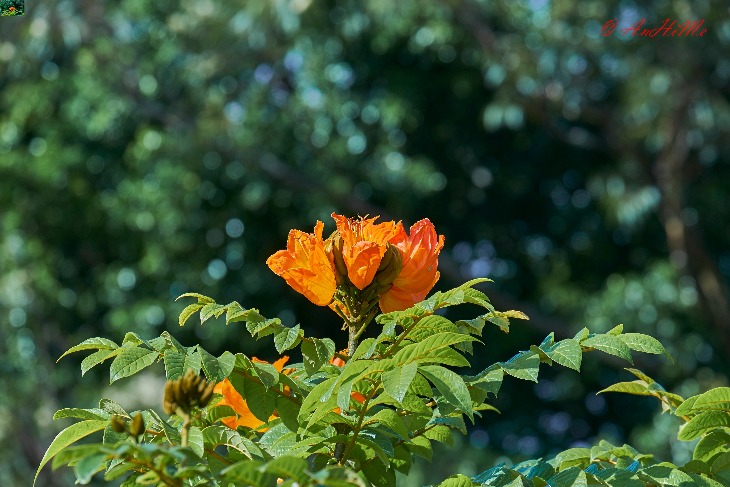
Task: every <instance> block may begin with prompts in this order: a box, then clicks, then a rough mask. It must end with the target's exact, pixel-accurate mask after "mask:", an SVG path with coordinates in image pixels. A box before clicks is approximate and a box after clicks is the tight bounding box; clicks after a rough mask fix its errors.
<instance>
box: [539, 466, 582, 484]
mask: <svg viewBox="0 0 730 487" xmlns="http://www.w3.org/2000/svg"><path fill="white" fill-rule="evenodd" d="M548 485H550V486H551V487H586V486H587V485H588V479H587V478H586V473H585V472H584V471H583V470H581V469H580V468H578V467H570V468H568V469H566V470H562V471H561V472H559V473H558V474H556V475H554V476H552V477H550V478H549V479H548Z"/></svg>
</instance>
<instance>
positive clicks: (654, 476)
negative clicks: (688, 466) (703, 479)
mask: <svg viewBox="0 0 730 487" xmlns="http://www.w3.org/2000/svg"><path fill="white" fill-rule="evenodd" d="M637 474H638V476H639V479H641V480H644V481H646V480H650V481H652V482H654V483H657V484H659V485H662V486H665V485H666V486H669V485H672V486H677V487H679V486H682V487H684V486H685V485H693V482H692V477H690V476H689V475H688V474H686V473H684V472H682V471H681V470H679V469H677V468H676V467H675V466H674V465H672V464H670V463H660V464H657V465H652V466H650V467H646V468H643V469H641V470H639V471H638V472H637ZM685 482H688V483H685Z"/></svg>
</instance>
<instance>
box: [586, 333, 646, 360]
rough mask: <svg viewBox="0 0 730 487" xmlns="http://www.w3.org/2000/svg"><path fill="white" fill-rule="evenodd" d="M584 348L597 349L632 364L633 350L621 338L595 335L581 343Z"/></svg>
mask: <svg viewBox="0 0 730 487" xmlns="http://www.w3.org/2000/svg"><path fill="white" fill-rule="evenodd" d="M580 344H581V345H582V346H584V347H588V348H595V349H596V350H600V351H602V352H604V353H607V354H609V355H615V356H617V357H621V358H622V359H625V360H627V361H629V362H631V363H633V360H632V359H631V349H629V346H628V345H626V344H625V343H624V342H623V341H622V340H621V339H620V338H618V337H615V336H613V335H595V336H593V337H590V338H587V339H585V340H583V341H582V342H580Z"/></svg>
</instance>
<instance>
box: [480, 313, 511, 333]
mask: <svg viewBox="0 0 730 487" xmlns="http://www.w3.org/2000/svg"><path fill="white" fill-rule="evenodd" d="M484 318H485V319H486V320H487V321H489V322H490V323H493V324H495V325H497V326H498V327H499V329H500V330H502V331H503V332H505V333H509V319H507V317H506V316H504V315H503V314H502V313H500V312H499V311H494V312H492V313H487V314H485V315H484Z"/></svg>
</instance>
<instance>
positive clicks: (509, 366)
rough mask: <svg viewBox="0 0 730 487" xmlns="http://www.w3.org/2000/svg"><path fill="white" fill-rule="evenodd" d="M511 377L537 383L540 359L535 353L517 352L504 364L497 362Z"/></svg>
mask: <svg viewBox="0 0 730 487" xmlns="http://www.w3.org/2000/svg"><path fill="white" fill-rule="evenodd" d="M497 365H499V366H500V367H501V368H502V370H504V371H505V372H507V373H508V374H509V375H511V376H512V377H517V378H518V379H523V380H531V381H533V382H537V375H538V373H539V371H540V357H539V356H538V355H537V354H536V353H535V352H519V353H518V354H516V355H515V356H514V357H512V358H511V359H509V360H508V361H506V362H497Z"/></svg>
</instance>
